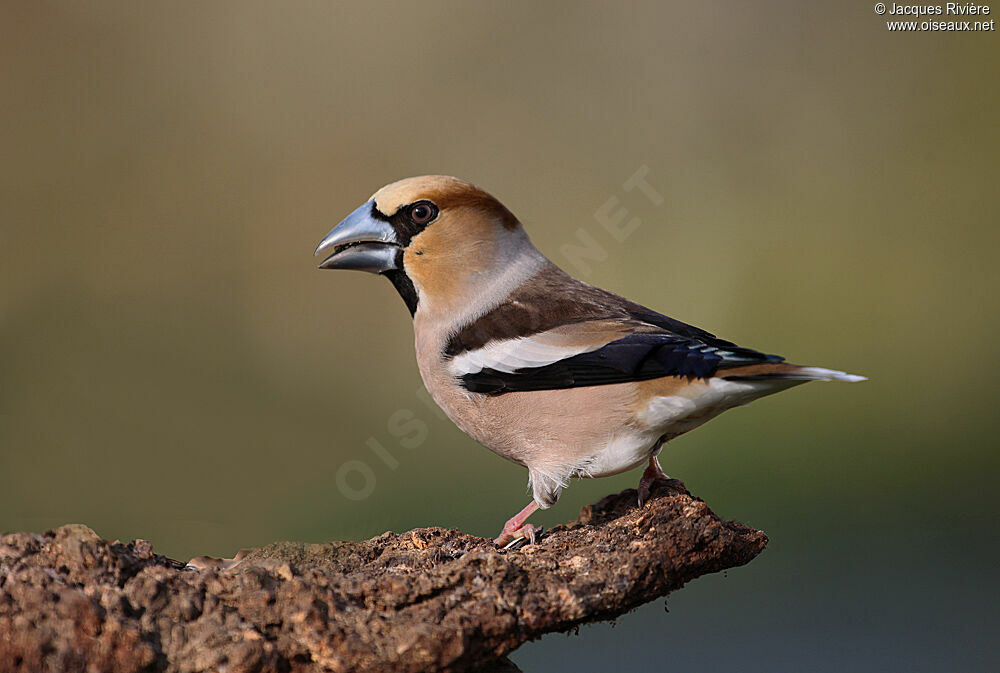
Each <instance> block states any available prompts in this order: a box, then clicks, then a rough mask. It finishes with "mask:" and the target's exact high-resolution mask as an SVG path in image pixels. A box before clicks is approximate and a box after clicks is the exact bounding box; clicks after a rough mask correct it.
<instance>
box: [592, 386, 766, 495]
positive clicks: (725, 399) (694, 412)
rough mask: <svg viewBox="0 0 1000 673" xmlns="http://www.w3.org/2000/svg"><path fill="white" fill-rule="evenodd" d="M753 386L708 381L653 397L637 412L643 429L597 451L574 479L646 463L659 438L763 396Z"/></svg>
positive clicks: (624, 433) (619, 436)
mask: <svg viewBox="0 0 1000 673" xmlns="http://www.w3.org/2000/svg"><path fill="white" fill-rule="evenodd" d="M762 392H763V391H762V389H761V387H760V386H756V385H754V384H753V383H744V382H736V381H725V380H723V379H709V380H708V381H706V382H705V383H704V385H702V386H699V387H692V388H690V389H689V394H688V395H684V396H682V395H670V396H663V397H654V398H652V399H651V400H650V401H649V403H648V404H647V405H646V407H645V408H644V409H643V410H642V411H641V412H640V413H639V421H640V423H641V425H642V428H641V429H640V428H635V429H629V430H623V431H621V432H619V433H618V434H616V435H615V436H613V437H612V438H611V439H610V440H609V441H608V443H607V444H606V445H605V446H604V447H603V448H602V449H601V450H600V451H598V452H597V453H596V454H595V455H594V456H593V457H592V458H591V460H590V461H589V462H588V463H587V465H586V466H585V467H583V468H581V469H580V470H579V474H578V475H577V476H589V477H609V476H611V475H615V474H620V473H622V472H625V471H627V470H631V469H633V468H636V467H639V466H640V465H643V464H645V463H646V461H647V460H649V457H650V455H651V454H652V453H653V449H654V448H655V447H656V443H657V441H658V440H659V439H660V437H666V439H668V440H669V439H673V438H674V437H676V436H677V435H681V434H683V433H685V432H688V431H689V430H693V429H695V428H697V427H698V426H699V425H701V424H702V423H705V422H706V421H709V420H711V419H712V418H715V417H716V416H718V415H719V414H721V413H722V412H723V411H726V410H727V409H732V408H733V407H737V406H740V405H743V404H746V403H748V402H751V401H753V400H754V399H756V398H758V397H760V396H761V394H762Z"/></svg>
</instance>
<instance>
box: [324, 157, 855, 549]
mask: <svg viewBox="0 0 1000 673" xmlns="http://www.w3.org/2000/svg"><path fill="white" fill-rule="evenodd" d="M316 254H317V255H319V254H322V255H324V259H323V262H322V263H321V264H320V265H319V268H321V269H357V270H359V271H369V272H371V273H377V274H381V275H383V276H385V277H386V278H388V279H389V281H390V282H391V283H392V284H393V286H395V288H396V290H397V291H398V292H399V294H400V296H401V297H402V298H403V301H404V302H406V306H407V308H409V309H410V313H411V315H412V316H413V331H414V336H415V344H416V351H417V365H418V367H419V369H420V376H421V377H422V378H423V381H424V385H426V386H427V390H428V392H430V395H431V397H433V398H434V401H435V402H437V404H438V405H440V406H441V408H442V409H443V410H444V411H445V413H446V414H448V417H449V418H451V420H452V421H454V422H455V424H456V425H458V427H459V428H461V429H462V430H463V431H465V432H466V433H467V434H468V435H470V436H471V437H472V438H473V439H475V440H476V441H478V442H479V443H480V444H482V445H484V446H486V447H487V448H489V449H490V450H492V451H494V452H496V453H498V454H500V455H501V456H503V457H504V458H507V459H509V460H512V461H514V462H515V463H518V464H519V465H523V466H525V467H526V468H528V484H529V487H530V488H531V492H532V495H533V499H532V501H531V502H530V503H529V504H528V505H527V507H525V508H524V509H523V510H522V511H521V512H520V513H518V514H516V515H515V516H513V517H512V518H511V519H510V520H508V521H507V523H506V525H504V527H503V530H502V531H501V533H500V536H499V537H498V538H497V539H496V542H497V544H500V545H503V544H506V543H508V542H511V541H512V540H518V539H521V538H525V537H526V538H528V539H531V540H534V537H535V532H536V531H537V530H538V529H536V528H535V527H533V526H532V525H531V524H526V523H525V521H526V520H527V518H528V517H529V516H530V515H531V514H532V512H534V511H535V510H537V509H538V508H542V509H546V508H548V507H551V506H552V505H554V504H555V502H556V501H557V500H558V499H559V494H560V493H561V492H562V489H563V488H565V487H566V485H567V484H568V482H569V480H570V478H572V477H606V476H610V475H614V474H619V473H621V472H624V471H626V470H631V469H633V468H636V467H639V466H642V465H645V466H646V469H645V471H644V472H643V473H642V478H641V480H640V482H639V488H638V492H639V503H640V505H641V504H642V502H643V501H644V500H645V499H646V498H648V496H649V492H650V486H651V485H652V483H653V481H654V480H656V479H666V478H668V477H667V476H666V475H665V474H664V473H663V470H661V469H660V464H659V462H658V460H657V455H658V454H659V452H660V450H661V449H662V448H663V444H664V442H667V441H669V440H671V439H673V438H674V437H677V436H678V435H681V434H683V433H685V432H687V431H689V430H692V429H694V428H696V427H698V426H699V425H701V424H702V423H705V422H706V421H708V420H709V419H712V418H714V417H716V416H718V415H719V414H720V413H722V412H723V411H726V410H727V409H732V408H733V407H737V406H740V405H743V404H747V403H748V402H752V401H753V400H756V399H757V398H759V397H764V396H765V395H770V394H772V393H776V392H778V391H781V390H785V389H786V388H791V387H792V386H797V385H799V384H801V383H805V382H806V381H862V380H864V377H861V376H853V375H851V374H845V373H844V372H839V371H833V370H830V369H822V368H819V367H802V366H799V365H792V364H788V363H785V362H783V358H781V357H778V356H777V355H767V354H764V353H759V352H757V351H755V350H751V349H749V348H743V347H741V346H737V345H736V344H734V343H731V342H729V341H725V340H723V339H719V338H718V337H716V336H714V335H713V334H710V333H708V332H706V331H704V330H701V329H699V328H697V327H692V326H691V325H688V324H685V323H683V322H680V321H679V320H674V319H673V318H668V317H667V316H665V315H663V314H661V313H657V312H656V311H653V310H650V309H648V308H646V307H644V306H640V305H639V304H636V303H634V302H631V301H629V300H628V299H625V298H624V297H620V296H618V295H616V294H613V293H611V292H608V291H606V290H602V289H600V288H597V287H594V286H592V285H588V284H587V283H584V282H581V281H579V280H576V279H575V278H572V277H571V276H569V275H568V274H567V273H566V272H564V271H563V270H562V269H560V268H559V267H557V266H556V265H555V264H553V263H552V262H551V261H550V260H549V259H547V258H546V257H545V255H543V254H542V253H541V252H539V251H538V250H537V249H536V248H535V246H534V245H532V244H531V241H530V240H528V235H527V233H525V231H524V229H523V228H522V227H521V223H520V222H519V221H518V219H517V218H516V217H514V215H513V214H512V213H511V212H510V211H509V210H507V208H505V207H504V206H503V205H502V204H501V203H500V202H499V201H497V200H496V199H494V198H493V197H492V196H490V195H489V194H487V193H486V192H484V191H483V190H481V189H479V188H478V187H476V186H474V185H472V184H469V183H468V182H465V181H463V180H459V179H457V178H453V177H446V176H440V175H429V176H423V177H416V178H408V179H406V180H400V181H399V182H394V183H392V184H390V185H387V186H385V187H383V188H382V189H380V190H378V191H377V192H375V194H374V196H372V198H371V199H369V200H368V201H366V202H365V203H364V204H362V205H361V206H360V207H359V208H358V209H357V210H355V211H354V212H353V213H351V214H350V215H348V216H347V218H346V219H345V220H344V221H343V222H341V223H340V224H338V225H337V226H336V227H334V228H333V230H331V231H330V233H329V234H327V236H326V238H324V239H323V240H322V241H321V242H320V244H319V247H317V248H316Z"/></svg>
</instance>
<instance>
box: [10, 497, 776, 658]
mask: <svg viewBox="0 0 1000 673" xmlns="http://www.w3.org/2000/svg"><path fill="white" fill-rule="evenodd" d="M766 544H767V537H766V536H765V535H764V533H762V532H761V531H758V530H754V529H752V528H749V527H747V526H744V525H741V524H738V523H732V522H726V521H722V520H720V519H719V518H718V517H717V516H715V514H714V513H712V511H711V510H710V509H709V508H708V506H707V505H706V504H705V503H704V502H703V501H701V500H698V499H696V498H693V497H692V496H691V495H690V494H689V493H688V492H687V491H686V489H685V488H684V486H683V484H681V483H680V482H678V481H670V482H658V483H657V484H655V486H654V490H653V497H652V499H651V500H650V502H648V503H647V504H646V505H644V506H643V507H641V508H639V507H636V492H635V491H634V490H632V489H629V490H627V491H624V492H622V493H619V494H617V495H612V496H608V497H606V498H604V499H603V500H601V501H600V502H598V503H596V504H594V505H589V506H587V507H584V508H583V510H581V512H580V518H579V519H578V520H577V521H575V522H573V523H571V524H568V525H565V526H559V527H556V528H554V529H551V530H549V531H546V532H545V533H544V535H543V536H542V537H541V538H540V539H539V541H538V544H536V545H530V546H526V547H522V548H520V549H516V550H511V551H503V550H499V549H497V548H496V546H495V545H494V544H493V543H492V542H491V541H489V540H485V539H483V538H479V537H474V536H471V535H465V534H462V533H460V532H458V531H454V530H445V529H442V528H420V529H416V530H412V531H409V532H406V533H402V534H398V535H397V534H393V533H385V534H383V535H380V536H378V537H376V538H372V539H371V540H367V541H364V542H329V543H325V544H304V543H291V542H279V543H275V544H272V545H268V546H267V547H263V548H261V549H255V550H250V551H247V552H242V553H241V555H240V556H238V557H237V558H238V559H239V563H237V564H235V565H234V566H233V567H230V568H227V569H222V567H214V568H208V569H201V570H193V569H189V568H188V569H185V567H184V564H182V563H178V562H176V561H173V560H171V559H168V558H166V557H164V556H160V555H157V554H154V553H153V548H152V546H151V545H150V543H149V542H146V541H144V540H136V541H133V542H130V543H129V544H121V543H119V542H117V541H116V542H109V541H107V540H102V539H101V538H100V537H99V536H98V535H97V534H96V533H94V532H93V531H92V530H90V529H89V528H87V527H85V526H80V525H71V526H63V527H62V528H59V529H58V530H56V531H53V532H48V533H45V534H42V535H35V534H29V533H15V534H11V535H5V536H3V537H0V671H66V672H72V671H116V672H121V673H127V672H130V671H178V672H181V671H184V672H187V671H216V670H226V671H228V672H229V673H239V672H244V671H247V672H249V671H301V672H303V673H305V672H310V673H312V672H318V671H337V672H340V671H343V672H347V671H351V672H359V673H360V672H364V671H387V670H392V671H400V672H414V673H415V672H417V671H470V670H475V669H478V668H480V667H484V666H486V667H489V666H499V667H504V666H509V665H510V664H509V662H507V661H505V660H503V659H502V657H503V655H505V654H506V653H508V652H510V651H512V650H514V649H515V648H517V647H518V646H519V645H521V644H522V643H524V642H525V641H528V640H531V639H533V638H537V637H538V636H540V635H542V634H544V633H548V632H551V631H565V630H567V629H571V628H573V627H574V626H576V625H578V624H581V623H583V622H589V621H596V620H603V619H612V618H614V617H617V616H618V615H621V614H623V613H625V612H628V611H629V610H631V609H633V608H635V607H636V606H638V605H641V604H643V603H646V602H648V601H651V600H654V599H657V598H660V597H662V596H665V595H666V594H667V593H669V592H671V591H674V590H676V589H678V588H680V587H681V586H683V585H684V583H686V582H688V581H690V580H692V579H694V578H696V577H699V576H701V575H704V574H706V573H711V572H716V571H718V570H723V569H725V568H731V567H733V566H738V565H742V564H744V563H747V562H749V561H750V560H751V559H753V558H754V557H755V556H756V555H757V554H759V553H760V552H761V550H763V548H764V546H765V545H766ZM498 670H499V669H498ZM503 670H516V668H515V669H508V668H503Z"/></svg>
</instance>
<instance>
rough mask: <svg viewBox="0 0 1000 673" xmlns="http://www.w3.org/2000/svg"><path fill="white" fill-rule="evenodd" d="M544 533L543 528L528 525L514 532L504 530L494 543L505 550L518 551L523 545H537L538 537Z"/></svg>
mask: <svg viewBox="0 0 1000 673" xmlns="http://www.w3.org/2000/svg"><path fill="white" fill-rule="evenodd" d="M541 532H542V528H541V526H535V525H532V524H530V523H526V524H524V525H523V526H521V527H520V528H518V529H517V530H515V531H513V532H508V531H506V530H504V531H503V532H502V533H500V537H498V538H497V539H496V540H494V542H496V544H497V545H502V546H503V549H505V550H506V549H516V548H517V547H520V546H521V545H523V544H535V540H536V539H537V536H538V535H539V534H540V533H541Z"/></svg>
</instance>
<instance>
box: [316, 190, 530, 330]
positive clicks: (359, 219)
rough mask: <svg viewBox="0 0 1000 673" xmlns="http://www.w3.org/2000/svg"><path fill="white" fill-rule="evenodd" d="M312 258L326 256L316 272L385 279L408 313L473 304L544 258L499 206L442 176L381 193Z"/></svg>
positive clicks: (331, 235)
mask: <svg viewBox="0 0 1000 673" xmlns="http://www.w3.org/2000/svg"><path fill="white" fill-rule="evenodd" d="M315 254H316V255H320V254H323V255H325V257H324V259H323V261H322V262H321V263H320V265H319V268H321V269H356V270H359V271H368V272H371V273H377V274H382V275H385V276H386V277H388V278H389V280H391V281H392V283H393V285H394V286H395V287H396V289H397V290H398V291H399V294H400V295H401V296H402V297H403V299H404V301H406V304H407V306H408V307H409V309H410V313H415V312H416V310H417V307H418V306H425V305H433V306H435V308H437V309H439V310H442V311H445V310H454V308H455V307H456V306H459V305H461V304H462V303H465V304H468V303H469V302H471V301H475V299H476V297H477V296H478V295H481V294H482V293H483V292H489V291H490V287H491V286H495V285H496V283H497V281H500V280H502V279H503V278H504V277H505V276H506V275H509V273H508V270H509V268H510V267H512V266H513V267H515V268H516V267H522V266H526V265H528V263H529V261H530V260H536V259H537V258H539V257H540V256H541V255H540V253H538V252H537V250H535V248H534V246H532V245H531V243H530V241H529V240H528V237H527V235H526V234H525V233H524V230H523V229H522V227H521V224H520V223H519V222H518V220H517V218H516V217H514V215H513V214H512V213H511V212H510V211H509V210H507V208H505V207H504V206H503V204H501V203H500V202H499V201H497V200H496V199H495V198H493V197H492V196H490V195H489V194H487V193H486V192H484V191H483V190H481V189H479V188H478V187H476V186H475V185H473V184H470V183H468V182H465V181H464V180H459V179H458V178H453V177H449V176H444V175H425V176H421V177H416V178H407V179H405V180H400V181H399V182H394V183H392V184H389V185H386V186H385V187H383V188H382V189H380V190H378V191H377V192H375V194H374V195H373V196H372V197H371V199H369V200H368V201H366V202H365V203H363V204H362V205H361V206H360V207H358V208H357V209H356V210H355V211H354V212H353V213H351V214H350V215H348V216H347V218H345V219H344V221H343V222H341V223H340V224H338V225H337V226H336V227H334V228H333V229H332V230H331V231H330V233H329V234H327V235H326V237H325V238H324V239H323V240H322V241H320V244H319V246H318V247H317V248H316V253H315ZM542 259H544V258H542Z"/></svg>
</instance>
